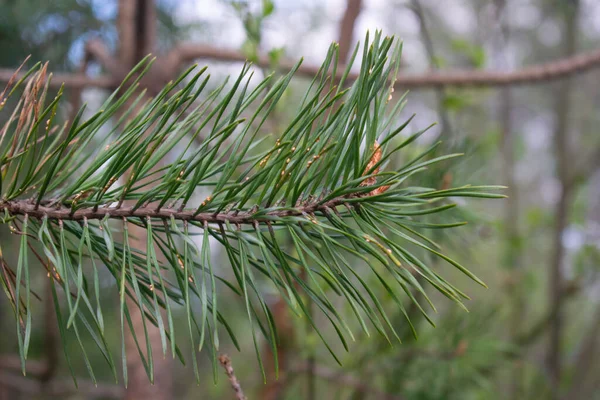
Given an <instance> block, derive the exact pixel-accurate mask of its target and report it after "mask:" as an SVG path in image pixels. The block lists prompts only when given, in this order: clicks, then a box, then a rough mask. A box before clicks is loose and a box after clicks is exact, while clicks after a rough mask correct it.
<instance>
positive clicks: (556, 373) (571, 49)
mask: <svg viewBox="0 0 600 400" xmlns="http://www.w3.org/2000/svg"><path fill="white" fill-rule="evenodd" d="M560 3H561V5H562V7H561V8H562V9H563V10H564V16H565V17H564V21H565V22H564V26H565V30H564V35H563V37H564V42H563V43H564V44H563V46H564V47H563V54H562V55H563V56H565V57H569V56H572V55H573V54H574V53H575V49H576V46H577V16H578V13H579V0H562V1H561V2H560ZM571 89H572V84H571V80H570V79H565V80H563V81H562V82H560V83H559V84H558V87H557V90H556V91H555V104H554V114H555V118H556V127H555V132H554V152H555V157H556V174H557V176H558V179H559V182H560V189H561V190H560V196H559V199H558V202H557V203H556V207H555V211H554V216H555V225H554V232H553V238H552V246H553V248H552V252H551V256H552V258H551V259H550V264H549V267H550V274H549V275H550V279H549V287H548V296H549V298H548V301H549V304H550V337H549V342H548V351H547V360H546V367H547V370H548V375H549V377H550V384H551V390H552V394H551V397H552V398H553V399H558V398H559V397H560V393H559V391H560V381H561V375H562V373H561V372H562V371H561V368H562V357H561V347H562V331H563V315H562V306H563V286H564V271H563V269H564V266H563V259H564V253H565V251H564V250H565V249H564V246H563V240H562V237H563V233H564V231H565V228H566V227H567V224H568V220H569V207H570V205H571V200H572V197H573V182H572V178H571V172H570V168H569V164H570V162H571V160H572V159H571V158H570V151H569V149H570V146H569V144H570V138H569V136H570V135H569V132H568V128H569V121H568V118H569V109H570V105H571V104H570V99H569V97H570V93H571Z"/></svg>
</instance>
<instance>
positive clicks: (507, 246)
mask: <svg viewBox="0 0 600 400" xmlns="http://www.w3.org/2000/svg"><path fill="white" fill-rule="evenodd" d="M121 3H127V0H123V1H121ZM141 3H144V1H143V0H140V3H138V4H141ZM155 4H156V13H155V16H156V21H157V23H156V25H155V45H154V48H155V49H156V53H157V54H159V58H160V57H161V56H164V57H166V55H167V54H169V51H170V50H171V49H172V48H173V46H175V44H176V43H178V42H187V43H201V44H209V45H211V46H213V47H215V48H218V49H226V50H235V51H239V52H240V53H241V54H242V55H243V56H244V57H245V58H248V59H250V60H254V61H259V60H260V59H261V57H266V59H267V61H268V62H267V63H263V66H262V67H261V68H257V72H256V73H257V74H266V73H270V71H271V70H272V69H273V68H276V67H277V66H278V65H282V64H283V63H284V60H287V59H292V60H295V59H298V58H299V57H304V58H305V63H307V64H309V65H310V64H319V63H320V61H321V60H322V59H323V58H324V56H325V52H326V51H327V47H328V45H329V43H330V42H331V41H338V42H339V43H340V52H341V57H343V58H348V51H349V50H348V49H350V52H351V50H352V49H353V47H354V45H355V44H356V42H357V40H358V39H360V38H363V37H364V34H365V32H366V31H367V30H368V29H371V30H373V29H382V30H383V32H384V34H388V35H392V34H393V35H397V36H398V37H400V38H401V39H402V40H403V41H404V48H403V54H402V68H401V71H400V73H401V74H404V73H406V74H411V73H423V72H427V71H433V70H437V69H439V70H455V69H463V70H479V69H483V70H498V71H514V70H518V69H519V68H521V67H523V66H526V65H531V64H538V63H544V62H548V61H552V60H556V59H559V58H561V57H565V56H569V55H572V54H573V53H580V52H584V51H586V50H590V49H597V48H599V47H600V3H598V2H597V1H594V0H494V1H478V0H446V1H444V2H439V1H435V0H410V1H408V0H363V1H360V0H348V1H347V2H346V1H344V0H334V1H327V2H322V1H316V0H301V1H288V0H274V1H273V2H271V1H270V0H265V1H247V2H244V1H231V2H229V1H224V0H223V1H220V0H206V1H193V0H182V1H176V0H157V1H156V3H155ZM121 6H122V4H119V2H117V1H116V0H114V1H103V0H58V1H44V0H0V67H1V68H5V69H9V68H15V67H17V66H18V65H19V64H20V63H21V62H22V61H23V59H24V58H25V57H26V56H27V55H31V56H32V60H35V61H38V60H39V61H49V62H50V70H51V71H57V72H77V71H79V72H81V71H82V70H83V72H85V73H86V74H87V75H88V76H92V77H94V76H101V75H102V74H103V73H105V72H106V66H103V65H102V63H101V62H95V60H93V59H92V60H91V62H90V63H89V64H82V63H83V60H84V58H86V54H85V52H86V51H85V46H86V42H88V41H89V40H91V39H98V38H99V39H101V40H102V41H103V43H104V44H105V45H106V47H107V49H108V50H109V51H110V52H112V53H116V52H118V51H119V48H120V43H119V41H120V32H119V29H118V23H119V22H118V20H119V12H120V10H121V8H120V7H121ZM218 58H219V57H210V59H203V58H202V57H200V58H198V60H197V61H198V63H200V64H201V65H204V64H208V65H210V71H211V73H212V74H213V76H215V77H217V79H214V81H213V82H219V79H218V78H219V77H225V76H227V75H229V74H234V73H236V72H237V71H239V69H240V68H241V64H240V63H239V62H232V60H231V59H228V58H225V60H218ZM82 65H84V67H83V69H82V67H81V66H82ZM309 82H310V80H309V79H306V78H302V77H299V78H297V79H296V80H295V81H294V82H293V84H292V85H291V88H290V89H289V90H288V93H286V96H284V98H283V101H282V102H281V103H280V104H279V105H278V107H277V110H276V113H275V114H274V116H273V117H272V118H271V120H270V121H269V124H268V129H267V130H268V132H267V133H272V132H277V131H278V129H281V127H282V126H283V125H284V124H285V123H286V121H289V118H290V117H291V116H292V114H293V112H294V110H295V109H296V105H297V104H298V102H299V101H300V100H301V99H300V98H299V96H301V95H302V93H303V92H304V89H305V88H306V87H307V85H308V84H309ZM599 82H600V68H599V69H598V70H592V71H590V72H587V73H585V74H582V75H578V76H576V77H574V78H572V79H568V80H562V81H560V82H550V83H544V84H539V85H535V86H529V85H525V86H515V87H510V86H509V87H502V88H498V87H493V86H492V87H481V88H452V87H448V88H435V89H424V90H412V92H411V93H409V95H408V105H407V107H406V110H405V112H404V114H405V116H406V117H408V116H410V115H411V114H413V113H415V114H416V117H415V118H414V120H413V122H412V123H411V126H410V132H416V131H417V130H420V129H423V128H425V127H427V126H428V125H429V124H430V123H432V122H435V121H438V125H436V126H435V127H433V128H432V129H431V130H430V132H429V133H428V134H427V135H425V136H424V137H423V139H422V140H421V141H420V142H419V143H418V145H417V146H416V148H414V149H410V150H407V152H406V153H404V154H405V157H406V158H407V159H408V158H410V156H411V152H413V151H414V152H417V151H422V150H423V149H424V148H426V147H428V146H429V145H431V143H433V142H434V141H436V140H438V139H440V140H442V141H443V145H442V149H441V150H440V152H442V151H443V152H455V151H460V152H464V153H465V154H466V155H465V157H463V158H461V159H460V160H458V161H455V162H453V163H452V164H448V163H446V164H444V168H443V169H442V168H440V167H436V168H433V169H431V170H429V171H428V172H427V173H426V177H425V178H423V179H424V180H426V181H424V182H422V183H421V184H420V185H421V186H427V187H439V188H443V187H448V186H450V185H453V186H459V185H462V184H465V183H474V184H483V183H492V184H505V185H507V186H510V188H509V190H508V193H507V194H508V195H509V199H508V200H506V201H493V202H488V201H481V200H476V201H469V202H466V204H465V205H467V206H468V207H464V208H462V209H459V210H457V211H455V212H453V213H451V214H450V217H447V218H449V219H450V221H457V220H465V221H468V222H469V224H468V225H466V226H464V227H461V228H458V229H452V230H449V231H448V230H438V231H434V232H433V233H431V232H429V234H430V235H431V236H432V237H433V239H434V240H435V241H436V242H437V243H438V244H440V245H441V246H442V247H443V249H444V250H445V251H446V253H447V254H448V255H450V256H451V257H454V258H457V259H458V260H459V261H460V262H461V263H463V264H465V265H467V266H469V268H470V269H471V270H472V271H473V272H475V273H476V274H477V275H478V276H479V277H480V278H482V279H483V280H484V281H485V282H486V283H487V284H488V286H489V289H483V288H480V287H478V286H476V285H475V284H473V283H472V282H470V281H469V280H468V279H466V278H465V277H464V276H461V275H460V274H459V273H458V272H456V271H454V270H453V269H452V268H448V267H447V266H445V265H442V264H441V263H439V262H438V261H436V260H433V259H429V260H428V261H429V262H430V263H433V265H435V266H436V268H437V269H439V270H441V271H442V274H443V276H444V277H447V278H449V280H450V281H451V282H453V283H455V284H456V285H457V286H458V287H460V288H461V289H462V290H463V291H465V292H466V293H467V294H469V295H470V296H471V297H472V300H471V301H470V302H468V308H469V313H467V312H464V310H462V309H460V308H458V307H457V306H456V305H455V304H453V303H451V302H449V301H447V299H444V298H441V296H440V295H439V294H436V293H433V291H432V293H431V295H432V297H433V298H434V300H435V304H436V306H437V308H438V312H437V313H436V314H433V315H432V318H433V320H434V322H435V324H436V326H437V327H432V326H431V325H430V324H428V323H427V321H426V320H424V319H423V318H422V317H421V315H420V313H419V312H418V310H416V309H414V307H411V306H410V305H408V303H407V313H408V314H409V315H410V316H411V318H412V320H413V323H414V327H415V329H416V331H417V334H418V339H415V338H414V337H413V334H412V332H411V328H410V327H409V326H408V325H407V323H406V321H405V318H404V316H403V315H402V314H400V313H399V312H397V311H395V313H396V317H395V319H394V323H395V325H396V326H398V330H399V332H400V333H401V337H402V340H403V343H402V344H397V343H395V344H394V345H393V346H392V345H390V344H389V343H388V342H387V341H386V340H385V338H383V337H380V336H378V335H376V334H373V335H371V336H370V337H367V336H365V335H358V336H357V338H356V342H354V343H351V347H350V351H349V352H348V353H343V349H341V348H340V349H338V350H339V352H340V354H341V356H342V361H343V367H339V366H337V365H336V364H335V362H334V361H333V360H332V359H331V357H330V356H329V355H328V353H327V351H324V347H323V345H322V344H321V342H320V341H319V340H318V338H317V337H315V336H316V335H315V334H314V333H313V332H312V331H311V330H310V329H307V326H306V325H307V324H306V321H305V320H302V319H298V318H296V317H294V316H293V315H292V314H290V313H288V312H287V311H286V309H285V307H284V306H282V304H281V302H280V300H279V299H278V298H277V295H276V293H273V294H272V297H273V299H272V302H271V306H272V309H273V312H274V314H275V317H276V319H277V320H278V325H279V330H280V334H281V343H280V352H281V355H280V358H281V361H282V365H281V372H280V378H279V380H278V381H275V380H274V377H273V373H272V372H273V371H271V374H270V375H269V377H268V382H267V384H263V382H262V379H261V377H260V372H259V369H258V367H257V363H256V359H255V357H254V355H253V353H252V339H251V337H250V335H247V336H244V335H243V334H242V335H238V337H241V338H242V347H243V349H244V351H243V352H242V353H237V351H235V349H234V348H233V346H231V344H230V343H223V346H224V349H223V351H224V352H227V353H229V354H230V356H231V357H232V360H233V365H234V368H235V370H236V374H237V377H238V379H239V380H240V381H241V383H242V386H243V388H244V390H245V392H246V394H247V395H248V397H249V398H251V399H254V398H256V399H259V398H260V399H263V398H264V399H324V398H327V399H329V398H331V399H353V400H358V399H384V398H387V399H411V400H412V399H415V400H416V399H419V400H421V399H423V400H429V399H431V400H434V399H532V398H536V399H545V398H551V399H559V398H565V399H567V398H568V399H593V398H600V381H598V380H597V379H596V377H597V376H598V374H600V348H599V346H598V344H597V342H596V341H597V339H596V337H597V336H598V334H597V332H598V330H599V329H600V305H599V304H598V302H599V301H600V284H599V281H598V273H599V272H600V270H599V267H600V200H599V199H600V160H599V159H600V152H599V150H598V149H599V148H600V135H598V126H599V122H600V121H599V120H600V114H599V113H598V112H597V110H598V107H599V106H600V95H599V94H600V90H599V89H600V83H599ZM401 94H402V93H398V90H397V91H396V94H395V97H397V98H399V97H400V95H401ZM73 95H74V96H79V95H80V96H81V97H82V98H83V101H85V102H87V103H89V105H90V106H91V107H94V105H96V106H97V105H99V104H100V103H101V101H102V99H103V98H104V97H105V96H106V95H107V92H106V91H105V90H102V89H99V88H93V87H89V88H84V90H83V91H81V92H79V91H76V90H73ZM74 101H76V100H74ZM75 104H77V103H75ZM70 112H71V111H70V110H69V107H65V109H64V110H62V115H63V117H64V118H69V115H70ZM436 222H439V220H437V221H436ZM444 222H449V221H448V220H446V221H444ZM0 235H1V236H0V240H2V242H3V243H5V242H6V241H14V243H17V241H16V240H17V239H16V238H14V237H12V236H11V235H10V234H9V232H8V231H0ZM6 247H8V246H6ZM4 256H5V257H6V258H7V260H12V259H14V257H16V254H4ZM218 257H222V258H223V259H225V257H226V255H225V254H220V255H218ZM423 257H425V255H423ZM436 263H437V264H436ZM226 264H227V263H225V264H224V265H226ZM224 273H225V274H228V272H227V271H225V272H224ZM229 274H231V273H230V272H229ZM40 275H42V274H40ZM43 278H44V277H43V276H40V285H41V282H42V281H43ZM373 283H374V284H375V282H373ZM103 284H104V287H103V293H104V301H105V305H103V309H104V310H105V313H106V318H107V319H111V318H112V320H113V321H116V318H117V314H116V307H115V305H116V304H117V302H116V299H117V298H118V289H117V288H116V287H115V285H114V282H113V281H112V280H111V279H110V278H109V277H108V276H105V277H103ZM220 295H222V296H221V298H222V300H220V304H222V306H221V307H222V310H221V311H222V312H223V313H227V314H228V315H229V321H233V324H234V325H237V326H234V328H236V330H237V331H238V332H241V331H243V328H244V322H245V318H246V317H245V314H244V311H243V308H241V307H238V305H239V304H238V300H237V299H233V298H230V297H228V296H229V295H230V293H227V292H225V291H224V292H223V293H222V294H220ZM34 307H35V313H36V314H38V315H40V316H41V315H43V314H44V313H47V312H48V311H47V310H45V307H44V304H43V302H39V303H36V304H35V305H34ZM384 307H385V308H386V309H388V310H390V311H389V312H390V314H392V315H393V313H394V311H392V310H394V309H395V305H394V302H393V301H392V299H388V301H387V302H386V303H384ZM111 309H113V310H114V311H115V314H114V315H111ZM342 311H343V312H344V313H348V315H350V314H351V310H350V309H343V310H342ZM178 312H179V314H178V316H179V319H180V321H179V323H180V324H181V325H184V324H185V322H184V320H185V316H184V312H183V311H182V310H178ZM238 314H239V315H238ZM13 319H14V318H13V316H12V312H11V310H10V306H9V304H8V302H7V301H5V299H4V298H2V299H1V300H0V328H1V329H2V332H4V333H3V335H2V340H1V341H0V352H1V354H2V356H1V357H0V399H2V400H4V399H30V398H38V399H46V398H54V397H59V398H73V399H76V398H136V396H137V394H136V393H128V392H130V391H127V392H125V391H123V390H122V388H120V387H119V386H116V385H114V382H110V372H109V371H108V370H106V371H102V369H101V365H102V364H101V363H98V366H97V367H98V368H97V369H96V373H97V376H98V377H99V378H104V379H105V380H104V381H103V383H102V384H101V385H99V387H98V388H93V387H87V386H85V385H83V386H82V388H81V390H80V391H74V390H72V384H71V383H70V382H69V381H68V370H67V368H66V366H65V363H64V362H63V361H62V358H61V357H60V355H56V354H54V356H49V354H50V355H51V354H52V346H53V345H52V341H51V340H52V335H49V334H48V331H49V328H48V327H49V326H50V325H48V322H47V320H48V318H46V319H44V318H41V317H40V318H37V319H36V322H35V323H36V325H35V330H34V335H33V338H32V346H31V348H32V357H31V359H32V360H36V359H39V360H41V361H40V362H42V363H43V362H46V361H48V360H50V361H49V362H51V363H52V364H53V368H51V371H50V373H49V376H44V375H43V374H42V376H41V377H40V379H39V380H35V379H34V378H21V377H18V379H17V378H14V374H11V373H12V372H14V370H12V369H11V368H14V363H13V361H14V357H13V356H14V354H15V351H16V346H17V343H16V337H14V336H15V335H14V333H13V332H14V329H13V325H14V320H13ZM45 320H46V322H45ZM318 322H319V324H320V325H322V326H323V330H324V331H327V329H328V328H327V324H326V321H322V320H318ZM115 324H116V322H115ZM115 326H116V325H115ZM356 331H358V330H356ZM328 334H329V336H330V338H332V339H333V338H334V337H335V332H333V331H331V332H328ZM118 335H119V332H118V329H115V330H114V337H113V338H112V341H111V343H112V344H113V345H114V349H115V352H117V351H118V343H119V337H118ZM110 336H111V333H110V332H109V333H108V337H109V340H110V339H111V338H110ZM49 337H50V339H49ZM49 340H50V341H49ZM88 340H90V341H91V339H90V338H88ZM180 345H181V346H182V351H183V353H184V354H186V353H188V352H189V351H191V349H186V348H185V344H184V343H183V342H182V343H181V344H180ZM69 346H70V347H72V348H69V349H68V350H69V351H72V353H73V354H76V353H77V351H78V350H77V345H76V343H75V341H74V340H73V343H70V344H69ZM90 348H91V346H90ZM54 353H56V351H54ZM265 353H268V350H265ZM92 355H93V353H92ZM267 355H268V354H267ZM52 357H54V358H57V359H58V361H52V360H53V358H52ZM73 359H74V362H75V363H76V366H77V368H76V371H80V374H81V376H82V377H84V378H85V376H86V374H85V366H84V364H83V360H82V358H80V357H73ZM44 360H46V361H44ZM201 360H202V361H201V365H200V368H201V371H204V372H203V373H202V376H203V381H202V382H201V385H197V384H196V383H195V380H194V377H193V371H192V369H191V368H189V367H188V368H186V367H183V366H181V365H180V364H179V363H177V362H171V363H170V364H169V368H167V369H166V370H164V371H166V372H162V373H164V374H169V375H170V376H168V379H167V380H169V381H170V382H171V388H172V389H169V392H168V393H169V394H168V396H171V397H172V398H177V399H192V398H211V399H229V398H232V396H233V394H232V393H233V392H232V391H231V389H230V388H229V387H228V382H227V379H226V377H225V376H224V375H223V376H220V377H218V378H219V379H218V383H217V384H216V385H215V384H214V383H213V373H212V370H211V365H210V360H209V358H208V357H204V358H201ZM30 365H32V363H30ZM33 365H34V367H35V363H33ZM41 368H42V372H45V373H48V369H47V368H46V369H44V366H43V365H42V367H41ZM33 375H34V376H35V374H33ZM30 379H31V380H30ZM161 396H162V397H155V398H165V396H167V395H165V394H164V393H163V394H162V395H161ZM137 398H139V397H137ZM150 398H152V396H151V395H150V397H148V396H146V399H147V400H148V399H150Z"/></svg>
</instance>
